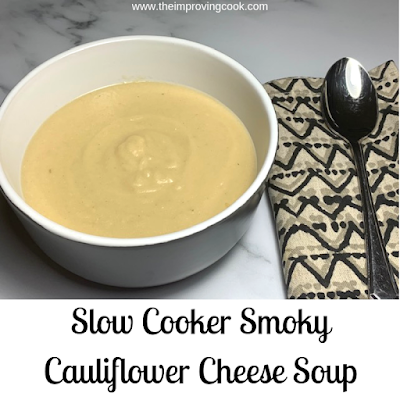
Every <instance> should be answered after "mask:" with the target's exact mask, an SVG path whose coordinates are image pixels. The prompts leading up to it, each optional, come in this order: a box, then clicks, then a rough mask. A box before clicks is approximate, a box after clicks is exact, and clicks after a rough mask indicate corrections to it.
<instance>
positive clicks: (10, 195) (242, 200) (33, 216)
mask: <svg viewBox="0 0 400 400" xmlns="http://www.w3.org/2000/svg"><path fill="white" fill-rule="evenodd" d="M124 41H149V42H159V43H169V44H176V45H179V46H183V47H190V48H195V49H197V50H200V51H202V52H204V53H207V54H208V55H210V56H212V57H214V58H216V59H218V60H219V61H221V62H223V63H225V64H228V65H229V66H231V67H232V68H234V69H235V70H237V71H238V72H239V73H240V74H241V75H242V76H244V77H245V79H246V80H247V82H248V83H249V84H251V85H252V87H253V89H254V90H255V91H256V92H257V94H258V96H259V98H260V100H261V102H262V105H263V107H264V109H265V110H266V111H267V115H268V117H269V118H268V122H269V131H270V143H269V147H268V149H267V153H266V156H265V158H264V161H263V164H262V166H261V168H260V171H259V172H258V174H257V176H256V178H255V179H254V180H253V182H252V184H251V185H250V186H249V188H248V189H247V190H246V191H245V192H244V193H243V194H242V195H241V196H240V197H239V198H238V199H237V200H236V201H235V202H234V203H232V204H231V205H230V206H229V207H228V208H226V209H225V210H223V211H221V212H220V213H218V214H216V215H215V216H213V217H211V218H209V219H207V220H206V221H203V222H200V223H199V224H196V225H193V226H190V227H188V228H185V229H182V230H180V231H176V232H171V233H167V234H164V235H158V236H149V237H143V238H112V237H105V236H96V235H91V234H88V233H83V232H79V231H75V230H73V229H70V228H67V227H65V226H62V225H60V224H58V223H56V222H54V221H51V220H50V219H48V218H47V217H45V216H43V215H42V214H40V213H39V212H37V211H35V210H34V209H33V208H32V207H31V206H29V205H28V204H27V203H26V202H25V201H24V200H23V198H22V197H21V196H19V195H18V194H17V193H16V191H15V190H14V189H13V187H12V186H11V184H10V183H9V182H8V180H7V178H6V176H5V173H4V171H3V167H2V165H1V162H0V189H1V192H3V194H4V195H5V196H6V198H7V199H8V200H9V201H10V202H11V204H13V205H14V206H15V207H16V208H17V209H18V210H19V211H21V212H22V213H23V214H24V215H25V216H26V217H28V218H29V219H30V220H32V221H33V222H35V223H36V224H38V225H40V226H41V227H43V228H44V229H45V230H47V231H49V232H51V233H54V234H55V235H57V236H60V237H62V238H65V239H68V240H72V241H74V242H80V243H83V244H88V245H95V246H102V247H141V246H149V245H157V244H162V243H167V242H170V241H175V240H179V239H183V238H185V237H188V236H192V235H194V234H197V233H199V232H202V231H204V230H206V229H207V228H209V227H211V226H213V225H216V224H218V223H220V222H221V221H223V220H225V219H226V218H228V217H229V216H230V215H232V214H233V213H234V212H235V211H237V210H238V209H240V208H241V207H243V206H244V205H245V204H246V203H247V202H248V201H249V200H250V199H251V197H252V196H253V195H254V194H255V193H256V191H257V190H258V189H259V188H260V187H261V186H262V185H263V183H264V182H265V180H266V179H267V176H268V173H269V170H270V168H271V166H272V163H273V161H274V158H275V153H276V150H277V147H278V122H277V118H276V113H275V110H274V107H273V105H272V101H271V99H270V98H269V96H268V94H267V92H266V91H265V89H264V88H263V86H262V84H261V82H259V81H258V80H257V79H256V78H255V76H254V75H253V74H252V73H251V72H250V71H249V70H248V69H247V68H245V67H244V66H243V65H241V64H240V63H239V62H237V61H235V60H234V59H232V58H231V57H229V56H227V55H226V54H224V53H221V52H220V51H218V50H215V49H214V48H212V47H209V46H206V45H203V44H200V43H197V42H193V41H190V40H186V39H180V38H175V37H167V36H154V35H131V36H117V37H112V38H107V39H101V40H96V41H92V42H89V43H85V44H82V45H79V46H77V47H74V48H72V49H69V50H67V51H64V52H62V53H59V54H58V55H56V56H54V57H51V58H50V59H48V60H47V61H45V62H43V63H42V64H40V65H39V66H37V67H36V68H34V69H33V70H32V71H31V72H29V73H28V74H27V75H26V76H25V77H24V78H22V79H21V80H20V81H19V82H18V83H17V85H16V86H15V87H14V88H13V89H12V90H11V91H10V93H9V94H8V95H7V96H6V98H5V99H4V101H3V103H2V104H1V105H0V119H1V118H2V117H3V115H4V113H5V112H6V111H7V108H8V106H9V105H10V103H11V102H12V100H13V99H14V97H16V95H17V94H18V93H19V92H20V90H21V89H22V88H23V87H24V85H25V84H27V83H28V82H29V81H30V80H31V79H32V78H33V77H34V76H36V75H37V74H39V73H41V72H42V71H43V70H45V69H46V68H47V67H48V66H50V65H52V64H54V63H56V62H58V61H60V60H62V59H63V58H65V57H68V56H70V55H73V54H76V53H78V52H81V51H84V50H86V49H90V48H92V47H96V46H102V45H105V44H110V43H117V42H124Z"/></svg>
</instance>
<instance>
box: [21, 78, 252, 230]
mask: <svg viewBox="0 0 400 400" xmlns="http://www.w3.org/2000/svg"><path fill="white" fill-rule="evenodd" d="M255 175H256V156H255V151H254V146H253V142H252V140H251V138H250V135H249V133H248V132H247V130H246V128H245V126H244V125H243V123H242V122H241V121H240V120H239V118H238V117H237V116H236V115H235V114H234V113H232V112H231V111H230V110H229V109H228V108H227V107H225V106H224V105H223V104H221V103H220V102H218V101H217V100H215V99H213V98H212V97H210V96H208V95H206V94H204V93H201V92H198V91H196V90H193V89H190V88H187V87H184V86H178V85H173V84H168V83H160V82H134V83H125V84H118V85H113V86H109V87H105V88H102V89H99V90H96V91H94V92H91V93H88V94H86V95H84V96H82V97H79V98H77V99H75V100H74V101H72V102H71V103H69V104H67V105H65V106H64V107H62V108H61V109H60V110H58V111H57V112H56V113H54V114H53V115H52V116H51V117H50V118H49V119H48V120H47V121H45V122H44V124H43V125H42V126H41V127H40V128H39V130H38V131H37V133H36V134H35V135H34V137H33V138H32V140H31V142H30V144H29V146H28V148H27V151H26V154H25V157H24V160H23V165H22V177H21V179H22V189H23V194H24V197H25V200H26V201H27V203H28V204H29V205H31V206H32V207H33V208H34V209H35V210H37V211H38V212H39V213H41V214H42V215H44V216H46V217H47V218H49V219H51V220H53V221H55V222H57V223H59V224H61V225H64V226H66V227H68V228H71V229H74V230H77V231H80V232H85V233H89V234H92V235H98V236H107V237H119V238H137V237H147V236H156V235H161V234H165V233H170V232H174V231H178V230H181V229H184V228H188V227H190V226H192V225H195V224H198V223H200V222H202V221H205V220H207V219H208V218H210V217H212V216H214V215H216V214H217V213H219V212H221V211H222V210H224V209H225V208H227V207H228V206H229V205H231V204H232V203H233V202H234V201H235V200H237V199H238V198H239V197H240V196H241V195H242V194H243V193H244V192H245V191H246V189H247V188H248V187H249V186H250V184H251V183H252V181H253V180H254V178H255Z"/></svg>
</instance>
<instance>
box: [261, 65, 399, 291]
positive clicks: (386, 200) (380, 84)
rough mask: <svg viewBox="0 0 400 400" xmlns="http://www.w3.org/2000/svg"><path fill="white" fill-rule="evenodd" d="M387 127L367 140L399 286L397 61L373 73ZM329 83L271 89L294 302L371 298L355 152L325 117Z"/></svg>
mask: <svg viewBox="0 0 400 400" xmlns="http://www.w3.org/2000/svg"><path fill="white" fill-rule="evenodd" d="M370 75H371V77H372V79H373V81H374V84H375V86H376V89H377V93H378V102H379V121H378V124H377V127H376V129H375V130H374V131H373V132H372V133H371V134H370V135H369V136H368V137H367V138H366V139H365V140H364V141H363V142H362V146H363V151H364V155H365V159H366V160H367V170H368V175H369V184H370V188H371V191H372V198H373V201H374V204H375V209H376V212H377V217H378V220H379V224H380V229H381V233H382V237H383V240H384V242H385V245H386V250H387V253H388V256H389V261H390V264H391V267H392V271H393V274H394V275H395V277H396V278H395V279H396V282H397V284H398V274H399V228H398V226H399V208H398V205H399V162H398V145H399V120H398V107H399V103H398V100H399V89H398V71H397V68H396V66H395V64H394V62H393V61H388V62H387V63H385V64H383V65H380V66H379V67H377V68H374V69H373V70H372V71H370ZM322 83H323V79H321V78H285V79H279V80H275V81H272V82H268V83H266V84H265V85H264V86H265V89H266V90H267V92H268V94H269V96H270V97H271V99H272V102H273V104H274V107H275V111H276V114H277V118H278V123H279V145H278V151H277V155H276V159H275V163H274V165H273V167H272V170H271V172H270V175H269V182H268V194H269V197H270V200H271V203H272V206H273V211H274V215H275V221H276V225H277V232H278V238H279V243H280V247H281V252H282V263H283V273H284V277H285V281H286V284H287V296H288V297H289V298H300V299H334V298H340V299H346V298H368V287H367V279H368V277H367V266H366V258H365V248H364V230H363V216H362V213H361V196H360V188H359V183H358V179H357V176H356V170H355V164H354V162H353V157H352V152H351V149H350V147H349V145H348V144H347V143H346V141H345V140H342V139H339V138H338V137H336V136H335V135H334V134H332V133H331V132H330V131H329V129H328V128H327V126H326V124H325V121H324V119H323V117H322V114H321V101H320V94H321V87H322Z"/></svg>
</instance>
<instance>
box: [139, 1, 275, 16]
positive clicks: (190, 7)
mask: <svg viewBox="0 0 400 400" xmlns="http://www.w3.org/2000/svg"><path fill="white" fill-rule="evenodd" d="M132 10H133V11H184V12H186V13H188V12H190V11H214V12H216V13H220V12H221V11H268V4H255V3H252V4H244V3H242V2H238V3H223V4H219V3H218V4H215V3H210V2H207V3H176V2H173V3H164V2H163V1H161V2H159V3H152V4H148V3H147V4H146V3H132Z"/></svg>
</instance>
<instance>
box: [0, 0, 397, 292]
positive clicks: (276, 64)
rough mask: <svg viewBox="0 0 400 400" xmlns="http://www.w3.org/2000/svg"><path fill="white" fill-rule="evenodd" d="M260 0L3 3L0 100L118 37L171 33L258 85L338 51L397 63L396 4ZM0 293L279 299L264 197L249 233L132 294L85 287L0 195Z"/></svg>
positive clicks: (391, 0)
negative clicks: (40, 69) (139, 5)
mask: <svg viewBox="0 0 400 400" xmlns="http://www.w3.org/2000/svg"><path fill="white" fill-rule="evenodd" d="M143 3H144V2H143ZM146 3H158V1H153V2H146ZM165 3H174V2H173V1H171V2H168V1H165ZM176 3H178V1H176ZM191 3H192V2H191ZM193 3H195V2H193ZM197 3H203V4H205V3H207V2H205V1H197ZM214 3H217V2H214ZM230 3H235V2H233V1H231V2H230ZM237 3H239V2H237ZM242 3H261V1H253V2H251V1H242ZM264 3H268V6H269V7H268V8H269V9H268V11H263V12H256V11H222V12H220V13H216V12H214V11H190V12H188V13H185V12H182V11H141V12H139V11H133V10H132V2H127V1H122V0H113V1H111V0H53V1H46V0H1V2H0V102H1V101H2V100H3V99H4V97H5V96H6V95H7V93H8V92H9V91H10V90H11V89H12V87H13V86H14V85H15V84H16V83H17V82H18V81H19V80H20V79H21V78H22V77H23V76H24V75H26V74H27V73H28V72H29V71H31V70H32V69H33V68H35V67H36V66H37V65H39V64H40V63H42V62H43V61H45V60H47V59H49V58H50V57H52V56H54V55H56V54H58V53H60V52H62V51H64V50H67V49H69V48H71V47H73V46H77V45H79V44H82V43H87V42H89V41H93V40H97V39H103V38H107V37H112V36H122V35H140V34H146V35H164V36H174V37H179V38H184V39H189V40H193V41H196V42H199V43H203V44H206V45H209V46H211V47H214V48H216V49H217V50H220V51H222V52H224V53H226V54H228V55H229V56H231V57H233V58H234V59H236V60H237V61H239V62H240V63H242V64H243V65H244V66H245V67H247V68H248V69H249V70H250V71H251V72H253V74H254V75H255V76H256V77H257V78H258V79H259V80H260V81H261V82H266V81H269V80H273V79H277V78H282V77H286V76H316V77H321V76H324V75H325V73H326V71H327V70H328V68H329V66H330V65H331V64H332V63H333V62H335V61H336V60H337V59H339V58H341V57H344V56H352V57H354V58H356V59H358V60H359V61H360V62H361V63H362V64H363V65H364V66H365V67H366V68H367V69H371V68H373V67H375V66H377V65H379V64H381V63H383V62H385V61H387V60H390V59H392V60H394V61H395V62H396V63H397V64H398V56H399V54H398V51H399V50H398V49H399V43H398V40H399V39H398V29H399V21H398V15H399V14H398V7H399V4H398V1H397V0H381V1H379V2H378V1H373V0H351V1H348V0H337V1H335V2H332V1H329V0H303V1H302V0H292V1H290V0H271V1H267V0H265V1H264ZM0 298H217V299H218V298H241V299H250V298H263V299H271V298H275V299H282V298H285V287H284V282H283V277H282V273H281V262H280V257H279V249H278V244H277V240H276V235H275V227H274V222H273V215H272V212H271V208H270V205H269V202H268V199H267V198H266V196H264V197H263V199H262V201H261V204H260V206H259V208H258V211H257V214H256V217H255V219H254V221H253V224H252V226H251V228H250V230H249V231H248V233H247V234H246V235H245V236H244V237H243V239H242V240H241V241H240V242H239V244H238V245H237V246H235V248H234V249H233V250H232V251H230V252H229V253H228V255H226V256H225V257H224V258H223V259H221V260H220V261H218V262H217V263H216V264H214V265H213V266H211V267H210V268H208V269H206V270H205V271H203V272H201V273H199V274H197V275H195V276H192V277H190V278H187V279H185V280H183V281H180V282H177V283H174V284H170V285H165V286H162V287H158V288H150V289H140V290H135V289H118V288H109V287H104V286H101V285H97V284H93V283H90V282H87V281H85V280H83V279H80V278H78V277H75V276H73V275H72V274H70V273H69V272H66V271H65V270H64V269H62V268H61V267H59V266H57V265H56V264H55V263H53V262H52V261H51V260H49V259H48V258H47V257H46V256H45V255H44V254H43V253H42V252H41V250H39V248H38V247H37V246H36V245H35V244H34V243H33V242H32V240H31V239H30V238H29V236H28V235H27V233H26V232H25V231H24V229H23V228H22V226H21V225H20V223H19V222H18V221H17V219H16V217H15V216H14V215H13V213H12V211H11V209H10V208H9V207H8V206H7V204H6V203H5V200H4V199H3V198H2V197H1V196H0Z"/></svg>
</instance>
